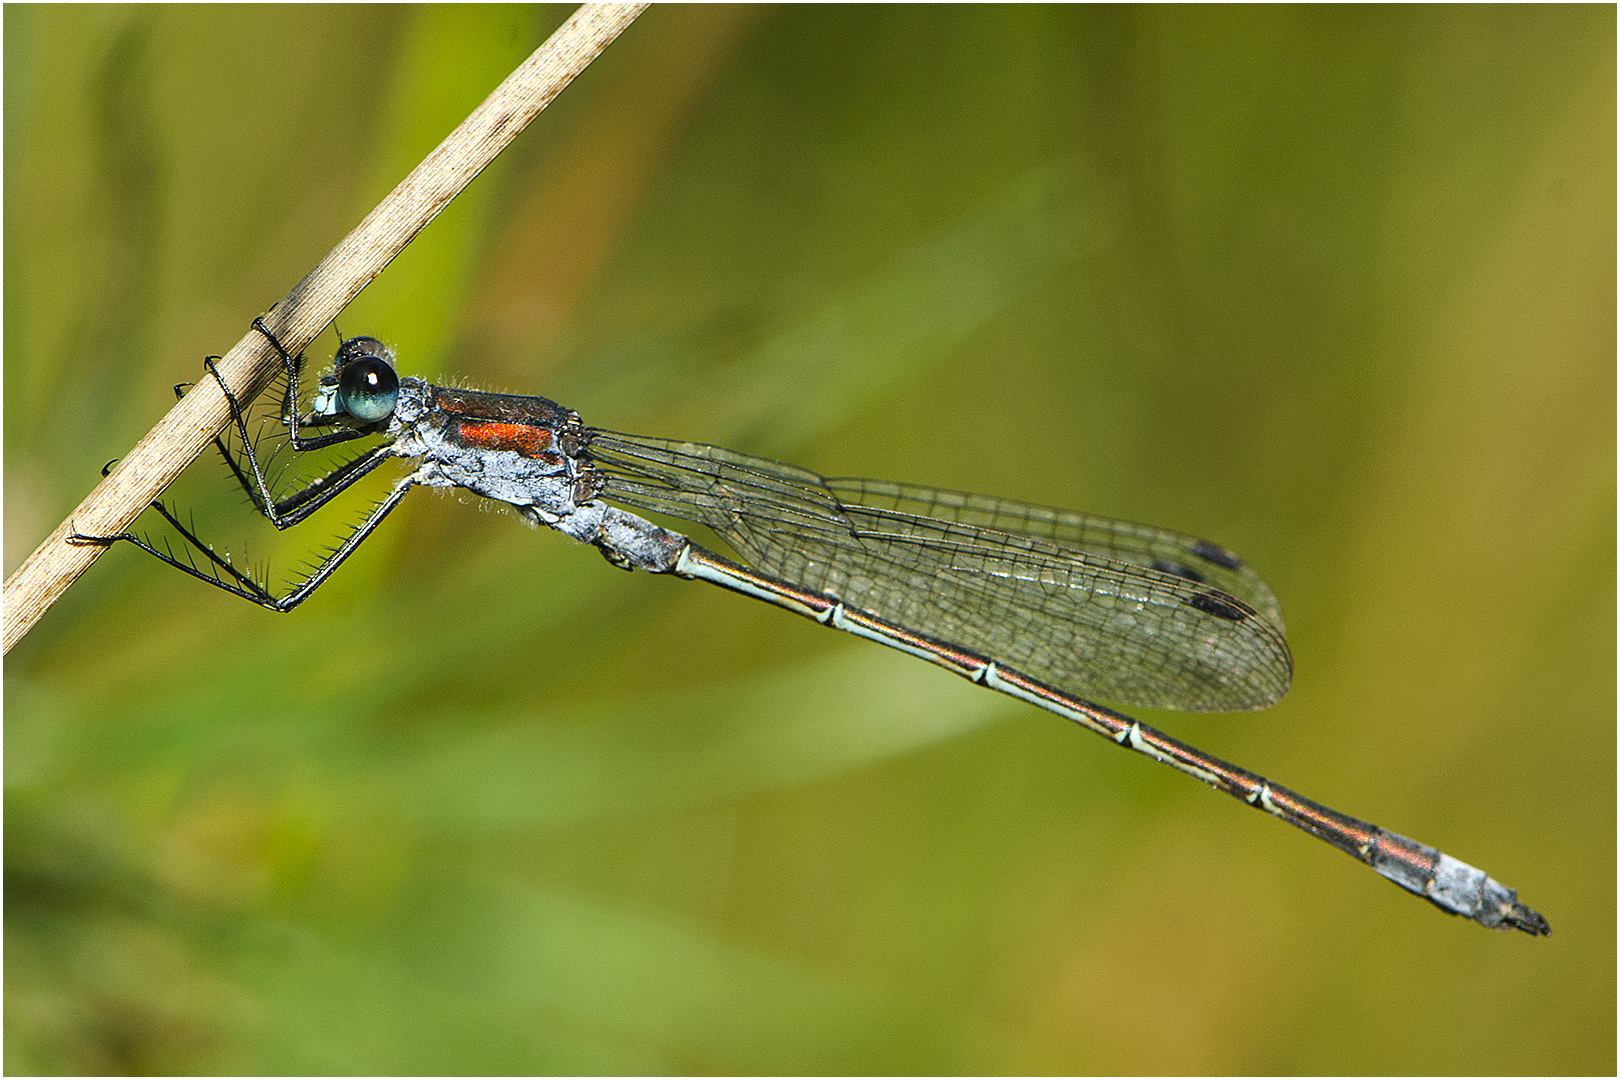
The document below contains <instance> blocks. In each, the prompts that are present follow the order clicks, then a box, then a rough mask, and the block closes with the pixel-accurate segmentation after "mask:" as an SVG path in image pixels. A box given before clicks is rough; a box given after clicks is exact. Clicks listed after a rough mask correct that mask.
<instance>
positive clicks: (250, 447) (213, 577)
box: [70, 319, 412, 611]
mask: <svg viewBox="0 0 1620 1080" xmlns="http://www.w3.org/2000/svg"><path fill="white" fill-rule="evenodd" d="M253 326H254V329H256V330H258V331H259V332H260V333H262V334H263V335H264V336H265V338H266V339H268V340H269V342H270V344H271V345H272V346H273V347H274V348H275V350H276V352H277V354H278V355H279V356H280V357H281V361H282V366H283V371H284V377H285V381H286V385H285V390H284V393H283V397H282V404H281V411H280V422H281V423H282V424H283V425H284V426H285V427H286V429H287V430H286V435H285V438H286V442H287V445H288V446H290V447H291V448H292V450H293V451H294V452H297V453H304V452H309V451H316V450H322V449H325V448H327V447H330V446H334V445H337V444H339V443H343V442H348V441H350V440H353V439H358V438H364V437H366V436H368V435H376V434H379V433H380V432H382V431H383V430H384V429H385V428H386V426H387V425H386V417H384V418H383V422H381V423H379V422H378V420H377V418H376V417H375V416H373V417H372V418H371V419H364V418H362V417H358V416H356V415H354V413H353V412H349V411H344V412H341V413H328V412H323V411H321V406H322V403H323V402H325V403H328V404H330V402H331V401H332V399H333V393H332V391H331V389H330V388H326V392H325V394H324V395H323V394H318V395H317V399H316V402H317V404H316V407H315V408H313V409H312V411H311V412H310V413H309V414H306V415H300V403H299V392H298V376H299V372H300V369H301V367H302V362H303V357H302V355H301V354H300V355H298V356H293V355H291V354H290V353H288V351H287V350H286V348H284V347H283V346H282V344H281V342H280V341H279V340H277V338H276V337H275V335H274V334H272V333H271V332H270V330H269V329H268V328H267V327H266V326H265V325H264V322H263V320H261V319H255V320H254V321H253ZM356 342H359V343H361V344H360V346H358V347H356V348H350V347H351V346H354V345H355V343H356ZM346 348H349V350H350V353H351V356H350V357H349V361H350V366H351V367H355V366H356V364H358V370H357V371H351V372H350V382H351V384H355V385H359V386H360V387H361V390H362V392H367V391H369V392H370V393H371V395H372V397H373V398H376V396H377V395H378V393H382V394H387V393H390V392H391V391H389V390H388V387H389V385H390V384H396V385H397V379H396V377H395V376H394V375H393V369H392V365H391V363H390V362H389V360H388V356H387V352H386V350H385V349H383V348H382V346H381V343H379V342H376V341H375V339H372V338H356V339H350V340H349V341H347V342H344V343H343V344H342V345H340V346H339V350H338V351H339V357H340V359H341V358H342V357H343V353H344V349H346ZM216 359H217V357H208V358H206V359H205V360H204V361H203V363H204V365H205V366H206V367H207V369H208V372H209V374H210V375H212V376H213V377H214V381H215V382H216V383H217V384H218V385H219V388H220V390H221V392H223V393H224V395H225V400H226V402H227V403H228V405H229V407H230V411H231V422H232V424H233V425H234V426H235V428H236V433H237V437H238V438H239V439H240V441H241V444H242V454H243V456H244V457H245V458H246V468H245V469H244V467H243V463H242V461H240V460H239V459H238V458H237V456H236V455H235V454H233V453H232V452H231V449H230V447H229V446H228V445H227V443H226V440H225V438H224V436H223V435H221V436H216V437H215V439H214V446H215V447H216V448H217V449H218V450H219V453H220V456H221V457H222V458H223V459H224V461H225V465H226V467H227V468H228V469H229V470H230V472H231V475H232V476H233V477H234V478H235V479H236V482H237V483H238V484H239V485H240V486H241V488H242V490H243V491H244V492H246V494H247V496H248V498H249V500H250V501H251V502H252V503H253V505H254V507H255V508H256V509H257V510H258V511H259V512H260V513H261V514H263V515H264V516H265V518H267V519H268V520H269V521H270V523H271V524H273V525H274V526H275V527H276V528H277V529H278V530H279V529H287V528H290V527H292V526H294V525H297V524H299V523H300V522H302V521H304V520H305V519H307V518H308V517H309V516H310V515H311V514H313V513H315V512H316V511H317V510H319V509H321V508H322V507H323V506H325V505H326V504H327V503H329V502H331V501H332V500H333V499H334V498H336V497H337V496H338V495H340V494H342V493H343V492H344V491H346V490H347V489H348V488H350V487H352V486H353V485H354V484H355V483H356V482H357V481H359V480H360V479H361V478H362V477H364V476H366V475H367V474H368V473H370V472H372V471H373V470H374V469H376V468H377V466H379V465H381V464H382V463H383V462H385V461H387V460H388V459H389V458H390V457H392V456H394V452H393V445H392V443H391V442H389V443H383V444H381V445H379V446H374V447H372V448H370V449H368V450H366V451H365V452H363V453H361V454H360V455H358V456H356V457H354V458H351V459H349V460H348V461H345V462H343V463H342V464H340V465H338V466H337V467H336V468H334V469H332V470H330V471H329V472H326V473H325V474H324V475H321V476H318V477H317V478H315V479H314V480H313V481H311V482H309V483H307V484H304V485H303V486H301V487H300V488H299V489H298V490H296V491H294V492H292V493H291V494H288V495H284V496H281V497H277V496H276V495H275V494H274V493H273V492H272V490H271V486H270V484H269V482H268V481H267V480H266V479H265V475H264V469H263V467H261V465H260V462H259V454H258V450H257V447H256V442H257V440H255V439H254V437H253V436H252V435H251V434H250V433H249V431H248V424H247V416H246V412H245V410H244V409H243V407H242V404H241V401H240V400H239V399H238V397H237V396H236V394H235V392H234V391H233V390H232V389H231V387H230V385H229V384H228V383H227V382H226V381H225V378H224V376H223V375H221V374H220V372H219V369H218V368H217V367H216V366H215V364H214V361H215V360H216ZM342 374H343V372H342V369H341V368H340V369H339V371H338V372H337V377H341V375H342ZM329 381H332V382H333V383H334V385H336V381H335V379H334V378H333V377H328V378H327V379H323V380H322V385H323V388H325V387H326V383H327V382H329ZM175 391H176V393H177V394H179V393H181V392H182V387H181V386H177V387H175ZM351 398H352V400H353V401H355V402H359V401H361V400H362V398H361V396H355V395H351ZM362 411H363V410H362ZM371 411H372V413H375V412H376V409H375V406H373V408H372V410H371ZM389 411H390V412H391V406H390V409H389ZM301 427H302V428H311V427H314V428H328V429H330V430H327V431H325V432H323V433H322V434H319V435H315V436H306V435H304V434H302V432H301V430H300V428H301ZM104 474H105V470H104ZM411 486H412V482H411V481H410V480H409V479H407V480H405V481H403V482H401V483H400V484H399V485H396V487H395V488H394V490H393V491H391V492H390V493H389V494H388V496H387V497H385V498H384V499H383V500H382V501H381V502H379V503H378V504H377V505H376V506H374V507H373V508H372V509H371V511H370V513H368V514H367V515H366V517H365V518H364V519H363V520H362V521H361V522H360V523H359V524H358V525H356V526H355V527H354V528H352V529H351V530H349V531H348V533H347V534H345V535H344V536H343V538H342V540H340V541H339V543H338V544H337V545H336V546H334V547H333V548H332V549H331V550H330V551H328V552H327V553H326V554H325V556H324V557H323V558H322V559H321V560H320V561H319V562H318V563H316V564H315V566H314V567H313V568H312V569H311V571H310V573H309V574H308V575H306V576H305V577H303V578H302V579H301V580H299V581H298V582H297V583H296V584H295V585H294V586H293V588H292V589H291V590H290V591H288V592H286V593H285V594H283V595H279V596H278V595H276V594H275V593H273V592H272V591H271V590H270V589H269V588H268V587H266V586H265V585H264V584H262V583H261V582H259V581H257V580H255V579H254V578H253V576H252V575H251V574H249V573H247V572H246V571H244V570H241V569H239V568H238V567H236V566H235V565H234V564H233V563H232V562H231V559H230V557H229V556H228V555H221V554H220V553H218V552H217V551H215V550H214V548H213V546H212V545H210V544H209V543H207V542H206V541H204V540H203V539H201V538H200V537H199V536H198V535H197V533H196V530H195V527H194V526H188V525H186V524H185V523H184V522H182V521H181V520H180V518H179V517H178V516H177V515H176V514H175V513H174V512H173V511H171V510H170V509H169V508H168V507H167V506H165V505H164V504H163V502H162V500H154V501H153V503H152V509H154V510H156V511H157V512H158V514H160V515H161V516H162V517H163V519H164V520H165V521H167V522H168V523H169V525H170V526H171V527H173V528H174V530H175V531H176V532H177V533H179V534H180V536H181V537H182V538H183V539H184V540H185V542H186V545H187V552H186V558H185V559H181V558H180V557H178V556H176V555H175V554H174V553H173V552H172V551H171V550H167V549H165V550H159V549H158V548H157V547H155V546H154V545H153V544H152V543H150V542H149V541H148V540H146V539H145V538H144V537H142V536H140V535H138V534H136V533H131V532H123V533H117V534H114V535H111V536H89V535H85V534H82V533H75V534H74V535H73V536H72V537H70V540H71V541H73V542H76V543H90V544H103V545H106V544H112V543H115V542H117V541H119V540H125V541H128V542H130V543H132V544H134V545H136V546H137V547H139V548H141V549H142V550H143V551H146V552H147V553H149V554H151V555H153V556H156V557H157V558H158V559H161V560H162V561H163V562H165V563H168V564H169V565H170V566H173V567H175V568H176V569H179V570H182V571H184V572H185V573H187V574H190V575H191V576H192V577H195V578H197V579H198V580H200V581H206V582H208V583H209V584H210V585H214V586H216V587H218V588H221V589H224V590H225V591H226V592H229V593H231V594H233V595H235V596H240V597H242V598H244V599H246V600H252V601H253V602H254V603H256V604H259V605H261V606H263V607H267V608H270V609H271V610H273V611H290V610H292V609H293V608H295V607H297V606H298V605H299V604H300V603H302V602H303V601H304V600H305V599H307V598H308V597H309V595H310V594H311V593H312V592H314V591H315V589H316V588H318V587H319V586H320V585H321V583H322V582H324V581H325V580H326V579H327V578H328V577H329V576H331V574H332V572H333V571H334V570H336V569H337V568H338V567H339V566H340V565H342V563H343V561H344V560H345V559H347V558H348V556H349V555H350V554H352V553H353V551H354V549H355V548H356V547H358V546H359V545H360V544H361V543H362V542H363V541H364V540H365V539H366V537H368V536H370V535H371V532H372V530H374V529H375V528H376V527H377V526H378V525H379V524H381V523H382V520H383V518H385V517H386V516H388V514H389V512H390V511H392V510H393V508H394V507H395V506H397V505H399V501H400V499H402V498H403V497H404V495H405V492H406V491H408V490H409V489H410V487H411ZM193 552H195V553H198V554H201V555H202V557H203V558H204V560H206V562H205V564H204V565H202V566H199V565H198V564H197V562H196V560H195V557H194V555H193V554H192V553H193Z"/></svg>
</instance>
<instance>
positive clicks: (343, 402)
mask: <svg viewBox="0 0 1620 1080" xmlns="http://www.w3.org/2000/svg"><path fill="white" fill-rule="evenodd" d="M398 400H399V376H398V375H396V374H394V369H393V367H391V366H390V365H389V363H388V362H387V361H386V360H382V359H380V358H378V357H375V356H363V357H361V358H359V359H357V360H354V361H352V362H351V363H348V364H345V365H344V366H343V370H342V371H341V372H339V373H338V387H337V405H338V408H339V409H341V410H342V411H343V412H346V413H348V414H349V415H350V416H352V417H354V418H355V419H356V420H360V421H363V422H365V423H367V424H374V423H376V422H377V421H378V420H382V419H385V418H386V417H387V416H388V414H389V413H391V412H393V411H394V403H395V402H397V401H398Z"/></svg>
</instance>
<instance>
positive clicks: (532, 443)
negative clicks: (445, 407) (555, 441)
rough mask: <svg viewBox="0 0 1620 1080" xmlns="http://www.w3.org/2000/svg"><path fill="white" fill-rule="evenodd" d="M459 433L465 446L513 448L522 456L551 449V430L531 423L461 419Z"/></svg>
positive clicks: (488, 448)
mask: <svg viewBox="0 0 1620 1080" xmlns="http://www.w3.org/2000/svg"><path fill="white" fill-rule="evenodd" d="M459 434H460V435H461V441H462V442H463V443H464V444H465V445H467V446H476V447H479V448H480V449H484V450H514V451H516V452H517V453H519V454H522V455H523V456H524V457H539V456H540V455H541V454H543V453H545V452H546V451H547V450H550V449H551V432H550V431H548V430H546V429H545V428H543V427H535V426H534V425H533V424H502V423H499V422H496V421H487V420H478V421H468V420H463V421H462V422H461V427H460V431H459Z"/></svg>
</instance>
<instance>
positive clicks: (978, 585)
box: [592, 433, 1292, 712]
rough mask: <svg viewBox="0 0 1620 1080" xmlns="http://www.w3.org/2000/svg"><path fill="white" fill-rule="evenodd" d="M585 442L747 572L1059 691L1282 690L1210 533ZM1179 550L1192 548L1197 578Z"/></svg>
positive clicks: (1260, 619) (1285, 671)
mask: <svg viewBox="0 0 1620 1080" xmlns="http://www.w3.org/2000/svg"><path fill="white" fill-rule="evenodd" d="M592 451H593V454H594V455H595V456H596V458H597V462H598V465H599V467H600V468H601V469H602V470H603V472H604V473H605V475H606V476H607V478H608V488H607V490H606V492H605V494H606V496H607V497H609V498H611V499H615V500H617V501H621V502H625V503H627V504H629V505H632V506H636V507H639V508H642V509H646V510H654V511H658V512H661V513H666V514H670V515H673V516H676V517H681V518H685V519H687V520H690V521H697V522H699V523H701V524H704V525H707V526H708V527H709V528H711V529H713V530H714V531H715V532H716V533H717V534H718V535H720V537H721V538H722V539H724V540H725V541H726V543H727V544H729V545H730V546H731V547H732V548H733V549H734V550H735V551H736V552H737V554H738V555H739V556H740V557H741V558H742V559H743V561H744V562H746V563H748V564H749V565H750V566H751V567H753V568H754V569H755V570H757V571H759V572H761V573H764V574H768V575H770V576H772V577H776V578H779V579H781V580H783V581H786V582H789V583H791V584H793V585H796V586H798V587H800V588H804V589H808V590H811V591H815V592H821V593H825V594H828V595H831V596H836V597H838V598H839V599H840V600H842V601H843V602H844V603H845V604H847V605H849V606H851V607H854V608H859V609H861V610H863V611H868V612H870V613H872V614H873V615H876V616H878V617H879V618H882V619H885V620H887V621H890V622H893V623H895V624H897V625H900V626H904V627H906V628H908V629H910V630H914V631H917V632H919V633H922V634H926V635H928V636H930V637H933V638H936V639H938V640H941V641H945V642H949V643H950V644H953V645H956V646H959V647H962V648H965V649H969V650H972V651H974V652H977V653H980V654H981V655H983V656H986V657H988V658H990V659H993V660H996V661H997V662H999V663H1003V664H1006V665H1008V666H1010V667H1013V668H1016V669H1018V670H1020V671H1022V672H1024V673H1026V674H1028V675H1031V676H1033V677H1035V678H1038V679H1041V680H1042V681H1045V682H1048V683H1051V684H1052V685H1054V686H1057V687H1059V688H1060V689H1063V690H1066V691H1069V692H1072V693H1074V694H1077V695H1080V696H1084V697H1094V698H1098V699H1101V700H1104V701H1111V702H1115V703H1118V704H1122V705H1134V706H1145V707H1152V708H1168V709H1183V710H1189V711H1197V712H1224V711H1230V710H1237V709H1256V708H1262V707H1264V706H1266V705H1269V704H1271V703H1273V702H1274V701H1276V700H1277V699H1278V698H1280V697H1281V696H1282V695H1283V693H1284V692H1286V690H1287V689H1288V684H1289V680H1290V678H1291V675H1292V661H1291V659H1290V657H1289V653H1288V646H1287V644H1286V642H1285V641H1284V640H1283V636H1282V632H1281V626H1280V616H1279V617H1277V618H1275V619H1274V618H1272V617H1270V616H1271V614H1272V613H1275V609H1276V601H1275V599H1274V598H1273V597H1272V595H1271V592H1270V590H1269V589H1267V588H1266V587H1265V585H1264V583H1263V582H1261V581H1260V580H1259V578H1258V577H1256V576H1255V575H1254V574H1253V572H1252V571H1248V570H1247V568H1246V567H1244V566H1243V564H1242V563H1241V561H1239V560H1237V559H1236V557H1234V556H1231V555H1230V553H1228V552H1225V550H1224V549H1221V548H1217V547H1216V546H1215V545H1212V544H1211V545H1204V542H1203V541H1198V540H1196V539H1194V538H1191V537H1183V536H1180V535H1178V534H1175V533H1169V532H1166V531H1164V530H1158V529H1152V528H1148V527H1144V526H1133V525H1128V524H1125V523H1121V522H1113V521H1109V520H1107V519H1103V518H1095V517H1091V516H1089V515H1083V514H1074V513H1072V512H1069V511H1061V510H1054V509H1050V508H1045V507H1036V506H1030V505H1028V504H1023V503H1015V502H1012V501H1010V500H1002V499H993V498H989V497H985V496H973V495H964V494H961V493H957V492H942V491H936V490H934V489H931V488H922V487H917V486H913V485H902V484H892V483H889V482H887V481H871V480H844V479H841V480H834V481H827V480H824V479H823V478H821V477H819V476H817V475H816V474H814V473H811V472H808V471H807V470H804V469H798V468H795V467H793V466H789V465H782V464H779V463H777V462H773V461H768V460H766V459H762V458H754V457H750V456H748V455H745V454H739V453H737V452H735V451H732V450H726V449H724V448H721V447H711V446H703V445H699V444H692V443H671V442H664V441H661V440H653V439H644V438H641V437H639V436H621V435H611V434H608V433H597V434H596V435H595V438H594V441H593V443H592ZM923 510H929V511H932V512H931V513H924V512H921V511H923ZM1198 545H1204V546H1203V547H1198ZM1199 552H1203V554H1200V553H1199ZM1178 557H1179V558H1195V559H1197V560H1199V567H1198V570H1197V574H1198V575H1199V576H1202V577H1204V580H1202V581H1200V580H1197V579H1196V578H1195V577H1194V576H1193V575H1191V574H1188V573H1186V572H1185V571H1186V570H1188V569H1190V568H1189V567H1188V566H1187V565H1186V564H1185V563H1181V562H1179V561H1178ZM1155 559H1158V560H1162V561H1164V562H1167V563H1174V564H1175V568H1176V569H1177V570H1180V571H1183V572H1172V571H1171V570H1167V569H1159V568H1156V567H1155V566H1154V565H1153V563H1152V560H1155ZM1206 569H1209V570H1211V571H1212V572H1211V573H1209V574H1207V575H1206V574H1205V573H1204V571H1205V570H1206ZM1213 571H1219V574H1216V573H1214V572H1213ZM1226 581H1230V582H1232V583H1234V584H1235V585H1236V586H1237V588H1238V589H1239V590H1240V592H1232V591H1230V590H1228V589H1225V588H1223V587H1220V585H1219V584H1218V582H1221V583H1224V582H1226ZM1240 593H1247V597H1246V596H1244V595H1240ZM1249 598H1253V600H1251V599H1249ZM1254 600H1257V601H1259V603H1260V604H1261V605H1263V606H1264V607H1265V608H1266V610H1264V611H1262V610H1261V608H1260V607H1258V606H1257V605H1256V603H1254V602H1253V601H1254Z"/></svg>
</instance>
